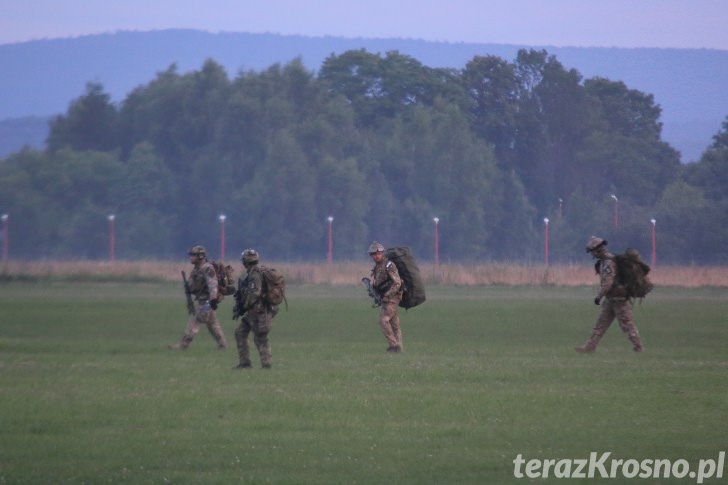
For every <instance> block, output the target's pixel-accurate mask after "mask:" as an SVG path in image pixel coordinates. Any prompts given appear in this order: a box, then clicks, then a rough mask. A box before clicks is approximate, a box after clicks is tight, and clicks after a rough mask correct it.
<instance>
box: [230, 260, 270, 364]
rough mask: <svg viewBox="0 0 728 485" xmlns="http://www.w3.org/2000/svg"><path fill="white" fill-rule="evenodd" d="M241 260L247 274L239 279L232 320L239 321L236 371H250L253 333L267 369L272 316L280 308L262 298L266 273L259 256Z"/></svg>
mask: <svg viewBox="0 0 728 485" xmlns="http://www.w3.org/2000/svg"><path fill="white" fill-rule="evenodd" d="M240 260H241V261H242V263H243V266H244V267H245V270H246V275H245V276H243V275H241V276H240V278H239V279H238V289H237V291H236V292H235V308H234V309H233V320H237V318H238V317H240V316H242V318H241V319H240V325H239V326H238V328H236V329H235V342H236V343H237V347H238V359H239V363H238V365H236V366H235V367H233V369H249V368H250V367H251V364H250V348H249V346H248V335H249V334H250V332H253V342H255V346H256V347H257V348H258V354H259V355H260V363H261V366H262V367H263V368H264V369H270V368H271V359H272V354H271V348H270V342H269V341H268V334H269V333H270V331H271V326H272V323H273V317H275V316H276V314H277V313H278V306H273V305H269V304H268V303H267V302H266V301H265V299H264V295H263V274H262V272H261V269H260V267H259V266H258V263H259V262H260V256H259V254H258V252H257V251H256V250H255V249H246V250H245V251H243V253H242V255H241V258H240Z"/></svg>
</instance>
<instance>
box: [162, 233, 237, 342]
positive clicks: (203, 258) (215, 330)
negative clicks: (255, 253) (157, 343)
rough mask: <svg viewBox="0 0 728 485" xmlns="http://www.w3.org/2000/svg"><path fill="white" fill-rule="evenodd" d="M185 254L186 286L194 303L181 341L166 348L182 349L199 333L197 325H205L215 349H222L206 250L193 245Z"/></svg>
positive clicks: (214, 282) (211, 269)
mask: <svg viewBox="0 0 728 485" xmlns="http://www.w3.org/2000/svg"><path fill="white" fill-rule="evenodd" d="M188 255H189V257H190V263H191V264H192V266H193V268H192V272H191V273H190V277H189V287H190V293H191V294H192V296H193V298H194V300H195V302H194V305H193V308H192V309H191V314H190V318H189V320H188V321H187V327H186V328H185V333H184V335H182V339H181V340H180V342H179V343H177V344H172V345H170V346H169V348H170V349H172V350H186V349H187V348H188V347H189V346H190V344H191V343H192V341H193V340H194V338H195V335H197V333H198V332H199V331H200V326H201V325H205V326H206V327H207V329H208V330H209V331H210V335H212V337H213V338H214V339H215V342H217V348H218V349H220V350H223V349H225V348H226V347H227V344H226V343H225V335H224V334H223V333H222V327H220V322H218V320H217V315H216V313H215V310H217V304H218V301H219V300H218V288H217V274H216V273H215V268H214V267H213V266H212V264H211V263H210V262H209V261H207V251H205V248H204V247H202V246H193V247H192V248H191V249H190V250H189V252H188Z"/></svg>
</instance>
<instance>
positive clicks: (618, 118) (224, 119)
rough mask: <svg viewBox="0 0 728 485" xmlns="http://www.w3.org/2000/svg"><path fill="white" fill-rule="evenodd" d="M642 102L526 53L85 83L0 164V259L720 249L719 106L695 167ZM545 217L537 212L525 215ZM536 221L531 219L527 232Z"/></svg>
mask: <svg viewBox="0 0 728 485" xmlns="http://www.w3.org/2000/svg"><path fill="white" fill-rule="evenodd" d="M660 114H661V110H660V107H659V106H658V105H656V104H655V102H654V99H653V97H652V95H650V94H647V93H642V92H640V91H637V90H634V89H630V88H629V87H628V86H626V85H625V84H624V83H623V82H621V81H618V80H610V79H605V78H590V79H584V78H583V76H582V75H581V74H580V73H579V72H578V71H576V70H574V69H566V68H564V66H563V65H562V64H561V63H560V62H559V61H558V60H557V59H556V58H555V57H554V56H552V55H549V54H548V52H546V51H543V50H525V49H524V50H521V51H519V52H518V55H517V56H516V58H515V60H514V61H512V62H510V61H506V60H503V59H501V58H499V57H497V56H476V57H474V58H473V59H472V60H470V61H469V62H468V63H467V65H466V66H465V67H464V68H463V69H444V68H430V67H428V66H425V65H423V64H422V63H420V62H419V61H417V60H415V59H414V58H412V57H409V56H406V55H403V54H400V53H399V52H396V51H393V52H388V53H386V54H384V55H380V54H373V53H370V52H367V51H365V50H352V51H347V52H344V53H342V54H340V55H334V54H332V55H331V56H329V57H328V58H327V59H326V60H325V61H324V63H323V64H322V66H321V68H320V70H319V71H318V72H311V71H309V70H307V69H306V68H305V66H304V65H303V63H302V62H301V60H300V59H296V60H293V61H291V62H289V63H287V64H285V65H281V64H275V65H272V66H270V67H269V68H267V69H265V70H262V71H260V72H255V71H250V72H241V73H238V74H237V75H236V76H235V77H234V78H231V77H230V76H229V75H228V73H227V72H226V71H225V69H224V68H223V67H222V66H221V65H220V64H219V63H218V62H216V61H215V60H212V59H210V60H208V61H206V62H205V63H204V65H203V66H201V68H200V69H199V70H195V71H191V72H187V73H179V72H178V70H177V68H176V66H175V65H172V66H170V67H169V68H167V69H166V70H164V71H162V72H159V73H158V74H157V76H156V78H155V79H153V80H152V81H150V82H149V83H148V84H145V85H141V86H139V87H137V88H136V89H134V90H133V91H131V92H130V93H129V94H128V95H127V96H126V97H125V99H124V100H123V101H122V102H120V103H118V104H115V103H112V102H111V98H110V96H109V94H108V93H106V92H105V90H104V87H103V86H102V85H100V84H99V83H94V82H89V83H88V84H87V87H86V91H85V92H84V93H83V94H82V95H81V96H79V97H78V98H77V99H75V100H73V101H72V102H71V103H70V105H69V107H68V110H67V112H66V113H65V114H64V115H62V116H59V117H57V118H55V119H53V121H52V122H51V126H50V134H49V137H48V140H47V143H46V149H45V150H44V151H37V150H32V149H25V150H22V151H20V152H17V153H14V154H12V155H10V156H8V157H7V158H5V159H3V160H2V161H1V162H0V211H1V212H3V213H5V214H8V218H7V219H8V220H7V221H6V222H7V223H8V224H9V234H10V242H11V251H10V253H11V257H13V258H24V259H37V258H93V259H104V258H106V257H108V249H109V248H108V245H109V231H108V216H109V215H111V214H113V215H114V216H115V219H114V228H115V229H114V231H115V234H114V238H115V239H114V240H115V251H116V256H117V257H119V258H125V259H132V258H135V259H136V258H163V259H180V258H184V254H185V251H186V249H187V248H188V247H190V246H191V245H193V244H203V245H206V246H208V248H209V249H210V253H211V256H212V257H216V256H218V254H217V253H218V248H219V247H220V238H221V220H220V218H219V216H220V215H221V214H224V215H225V216H226V219H225V222H224V224H225V226H224V229H225V234H226V236H225V237H226V242H227V247H228V248H229V249H228V251H231V252H236V253H239V252H240V251H242V249H244V248H246V247H255V248H257V249H259V250H260V251H261V252H262V254H263V256H264V257H265V258H267V259H277V260H289V261H297V260H321V259H324V258H325V257H326V253H327V238H328V228H329V224H330V223H329V222H328V220H327V218H328V217H333V218H334V219H333V222H332V223H331V228H332V234H333V237H332V239H333V256H334V258H335V259H338V260H344V259H346V260H349V259H360V258H362V257H363V256H364V255H365V251H366V248H367V246H368V243H369V242H370V241H371V240H372V239H378V240H380V241H381V242H382V243H384V244H385V245H390V246H391V245H395V244H396V245H400V244H402V245H408V246H410V247H412V248H413V250H414V252H415V254H416V255H418V256H419V257H420V258H421V259H423V260H432V258H433V255H434V245H435V242H434V231H435V222H434V218H435V217H437V218H438V222H437V234H438V242H439V257H440V260H441V261H457V262H476V261H491V260H498V261H526V262H534V263H540V262H542V261H543V252H544V246H545V237H546V235H548V243H549V254H550V261H551V262H566V261H581V260H583V259H584V258H586V256H585V253H584V244H585V242H586V240H587V238H588V237H589V236H590V235H591V234H598V235H600V236H602V237H604V238H606V239H608V240H609V241H610V247H612V248H613V249H615V250H621V249H624V248H625V247H628V246H629V247H634V248H637V249H638V250H640V251H642V252H643V255H645V254H649V253H650V250H651V232H652V229H653V223H652V222H651V220H652V219H654V220H655V223H654V228H655V233H656V241H657V257H658V261H659V262H664V263H691V264H692V263H695V264H716V263H726V262H728V244H726V242H727V241H728V210H727V209H728V118H726V120H725V121H724V122H723V126H722V127H716V128H717V129H719V130H718V131H717V133H716V135H715V136H714V138H713V143H712V144H711V145H710V146H709V147H707V148H706V150H705V152H704V153H703V155H702V157H701V159H700V160H699V162H697V163H694V164H690V165H685V166H683V165H681V164H680V162H679V156H678V153H677V152H676V151H675V150H674V149H673V148H672V147H670V146H669V145H668V144H667V143H666V142H664V141H663V140H662V139H661V129H662V126H661V123H660ZM547 219H548V223H546V222H545V221H546V220H547ZM547 229H548V232H547V231H546V230H547Z"/></svg>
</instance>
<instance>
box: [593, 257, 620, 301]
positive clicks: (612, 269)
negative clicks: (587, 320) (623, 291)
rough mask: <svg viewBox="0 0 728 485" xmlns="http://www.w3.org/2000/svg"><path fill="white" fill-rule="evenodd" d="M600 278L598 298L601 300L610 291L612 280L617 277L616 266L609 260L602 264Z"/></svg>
mask: <svg viewBox="0 0 728 485" xmlns="http://www.w3.org/2000/svg"><path fill="white" fill-rule="evenodd" d="M599 276H600V282H601V284H600V287H599V295H598V297H599V298H603V297H604V296H606V294H607V293H608V292H609V290H611V289H612V286H613V285H614V278H615V277H616V276H617V266H616V264H615V263H614V261H612V260H611V259H607V260H605V261H604V263H603V264H602V268H601V271H600V273H599Z"/></svg>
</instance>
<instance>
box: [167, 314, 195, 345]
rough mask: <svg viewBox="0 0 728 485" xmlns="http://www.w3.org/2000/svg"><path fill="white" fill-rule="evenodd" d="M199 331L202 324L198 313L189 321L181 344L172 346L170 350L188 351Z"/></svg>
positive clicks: (191, 316)
mask: <svg viewBox="0 0 728 485" xmlns="http://www.w3.org/2000/svg"><path fill="white" fill-rule="evenodd" d="M199 331H200V322H199V321H198V320H197V312H195V314H194V315H190V318H188V319H187V325H186V326H185V333H184V334H183V335H182V339H181V340H180V341H179V343H177V344H172V345H170V346H169V348H170V349H172V350H177V349H181V350H186V349H187V348H188V347H189V346H190V344H191V343H192V341H193V340H194V339H195V335H197V332H199Z"/></svg>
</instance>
